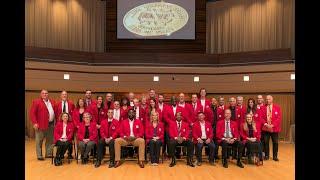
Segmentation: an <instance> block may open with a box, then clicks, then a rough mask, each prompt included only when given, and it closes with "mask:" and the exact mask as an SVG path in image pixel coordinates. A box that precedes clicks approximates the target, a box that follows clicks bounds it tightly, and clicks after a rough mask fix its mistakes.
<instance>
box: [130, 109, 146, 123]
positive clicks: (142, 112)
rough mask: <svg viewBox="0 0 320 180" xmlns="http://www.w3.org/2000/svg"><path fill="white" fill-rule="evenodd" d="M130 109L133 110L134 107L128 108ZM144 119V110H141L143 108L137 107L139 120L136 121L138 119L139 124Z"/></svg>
mask: <svg viewBox="0 0 320 180" xmlns="http://www.w3.org/2000/svg"><path fill="white" fill-rule="evenodd" d="M130 109H134V106H130ZM128 111H129V110H128ZM136 118H137V117H136ZM145 118H146V113H145V109H143V108H141V106H139V118H137V119H139V120H140V121H141V122H144V120H145Z"/></svg>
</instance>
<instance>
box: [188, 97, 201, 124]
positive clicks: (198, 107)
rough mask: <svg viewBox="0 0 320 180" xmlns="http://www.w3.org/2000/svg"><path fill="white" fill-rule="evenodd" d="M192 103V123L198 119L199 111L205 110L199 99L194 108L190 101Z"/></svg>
mask: <svg viewBox="0 0 320 180" xmlns="http://www.w3.org/2000/svg"><path fill="white" fill-rule="evenodd" d="M190 105H191V109H192V110H191V122H192V123H195V122H197V121H198V113H199V112H203V108H202V105H201V104H200V103H199V101H197V103H196V107H195V108H193V104H192V103H190Z"/></svg>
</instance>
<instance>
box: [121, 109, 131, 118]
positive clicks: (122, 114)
mask: <svg viewBox="0 0 320 180" xmlns="http://www.w3.org/2000/svg"><path fill="white" fill-rule="evenodd" d="M120 109H121V110H120V113H121V115H120V116H121V118H122V120H124V119H128V111H129V109H130V106H127V109H123V107H121V108H120Z"/></svg>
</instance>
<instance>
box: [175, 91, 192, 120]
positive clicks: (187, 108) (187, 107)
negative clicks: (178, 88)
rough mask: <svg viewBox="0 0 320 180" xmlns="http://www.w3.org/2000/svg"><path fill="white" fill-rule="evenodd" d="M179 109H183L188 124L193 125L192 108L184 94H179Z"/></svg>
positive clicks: (184, 118)
mask: <svg viewBox="0 0 320 180" xmlns="http://www.w3.org/2000/svg"><path fill="white" fill-rule="evenodd" d="M177 105H178V107H181V108H182V111H181V112H182V116H183V120H184V121H185V122H187V123H188V124H189V125H190V124H191V123H192V114H191V112H192V107H191V105H190V104H188V103H186V102H185V95H184V93H180V94H179V102H178V104H177Z"/></svg>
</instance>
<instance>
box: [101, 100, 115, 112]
mask: <svg viewBox="0 0 320 180" xmlns="http://www.w3.org/2000/svg"><path fill="white" fill-rule="evenodd" d="M113 103H114V102H113V101H111V104H110V109H114V104H113ZM103 104H104V108H105V109H106V110H107V112H108V109H109V108H108V104H107V101H105V102H104V103H103Z"/></svg>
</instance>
